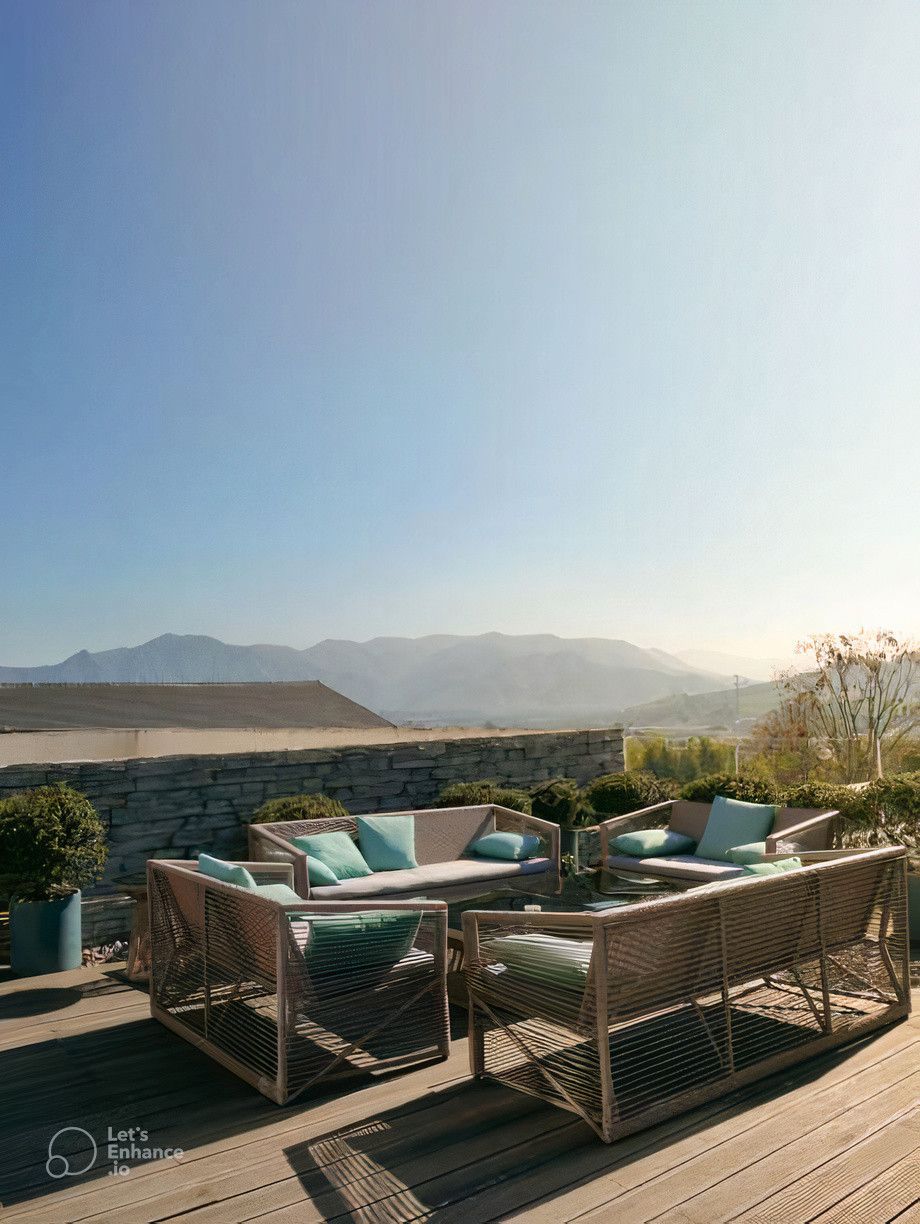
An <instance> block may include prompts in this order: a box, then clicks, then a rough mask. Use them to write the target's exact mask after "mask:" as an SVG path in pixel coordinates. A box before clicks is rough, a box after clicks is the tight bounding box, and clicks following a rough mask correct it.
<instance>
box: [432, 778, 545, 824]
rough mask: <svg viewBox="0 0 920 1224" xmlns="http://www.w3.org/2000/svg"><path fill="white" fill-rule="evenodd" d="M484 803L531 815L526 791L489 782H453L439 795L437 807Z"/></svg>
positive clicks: (471, 805) (475, 805)
mask: <svg viewBox="0 0 920 1224" xmlns="http://www.w3.org/2000/svg"><path fill="white" fill-rule="evenodd" d="M482 803H495V804H497V805H498V806H499V807H506V808H511V809H512V810H513V811H515V812H523V813H524V815H525V816H529V815H530V807H531V804H530V795H528V794H527V792H526V791H522V790H516V789H515V788H514V787H511V786H500V785H499V784H498V782H489V781H481V782H453V783H451V785H450V786H445V787H444V789H443V790H442V791H441V793H440V795H438V798H437V802H436V803H435V807H439V808H448V807H478V806H479V805H480V804H482Z"/></svg>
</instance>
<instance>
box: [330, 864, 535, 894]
mask: <svg viewBox="0 0 920 1224" xmlns="http://www.w3.org/2000/svg"><path fill="white" fill-rule="evenodd" d="M550 870H552V863H551V862H550V860H549V859H548V858H537V859H525V860H524V861H523V862H521V863H512V862H508V861H506V860H504V859H501V860H498V859H455V860H454V861H453V862H452V863H431V864H430V865H429V866H427V867H412V868H408V869H406V870H405V871H375V872H373V873H372V874H371V875H369V876H362V877H361V878H360V879H357V880H342V881H340V882H339V883H338V884H322V885H320V886H318V887H316V888H311V889H310V896H311V897H315V898H316V900H317V901H320V900H322V901H345V900H348V899H350V898H353V897H385V896H388V895H392V894H393V893H407V894H408V895H409V896H413V895H416V894H417V895H419V896H423V895H424V894H425V892H426V890H431V889H434V888H455V887H457V886H458V885H463V884H477V883H479V881H480V880H481V881H483V882H484V883H490V882H491V881H493V880H507V879H512V878H513V877H514V876H522V875H543V874H544V873H545V872H547V871H550Z"/></svg>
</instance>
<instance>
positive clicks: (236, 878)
mask: <svg viewBox="0 0 920 1224" xmlns="http://www.w3.org/2000/svg"><path fill="white" fill-rule="evenodd" d="M198 870H199V871H200V872H201V874H202V875H206V876H210V877H211V879H212V880H223V882H224V883H225V884H236V885H237V887H238V888H249V889H255V886H256V882H255V880H254V879H253V878H252V876H251V875H250V874H249V872H248V871H247V870H246V868H245V867H240V866H239V864H238V863H227V862H224V860H223V859H219V858H212V857H211V855H210V854H199V855H198Z"/></svg>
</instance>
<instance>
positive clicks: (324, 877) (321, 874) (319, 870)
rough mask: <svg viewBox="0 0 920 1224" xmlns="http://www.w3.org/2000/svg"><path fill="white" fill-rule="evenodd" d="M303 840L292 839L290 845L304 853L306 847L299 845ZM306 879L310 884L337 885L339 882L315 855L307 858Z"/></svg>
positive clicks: (299, 838) (333, 873) (332, 872)
mask: <svg viewBox="0 0 920 1224" xmlns="http://www.w3.org/2000/svg"><path fill="white" fill-rule="evenodd" d="M305 840H306V839H305V838H303V837H292V838H291V845H292V846H296V847H297V849H298V850H303V851H304V853H306V850H307V847H306V846H302V845H301V844H300V843H301V842H302V841H305ZM307 879H308V880H309V881H310V883H311V884H338V882H339V877H338V876H337V875H336V874H335V872H334V871H333V870H332V868H331V867H328V866H327V865H326V864H325V863H324V862H322V861H321V860H320V859H318V858H317V857H316V855H315V854H310V855H308V856H307Z"/></svg>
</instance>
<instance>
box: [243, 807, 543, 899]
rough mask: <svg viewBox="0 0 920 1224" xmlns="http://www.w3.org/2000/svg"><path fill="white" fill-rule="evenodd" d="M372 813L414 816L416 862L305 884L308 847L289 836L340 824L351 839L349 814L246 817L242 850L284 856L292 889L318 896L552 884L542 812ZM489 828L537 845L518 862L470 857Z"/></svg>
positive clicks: (472, 892) (433, 893) (265, 857)
mask: <svg viewBox="0 0 920 1224" xmlns="http://www.w3.org/2000/svg"><path fill="white" fill-rule="evenodd" d="M377 815H379V817H380V818H381V819H386V818H388V817H400V816H412V817H414V820H415V855H416V859H417V861H418V864H419V865H418V867H416V868H412V869H406V870H399V871H375V872H373V873H372V874H371V875H369V876H364V877H361V878H359V879H348V880H341V881H339V883H338V884H327V885H316V884H313V885H311V884H310V882H309V876H308V859H307V855H306V853H305V852H304V851H303V850H301V849H299V848H298V847H297V846H295V845H294V844H293V842H292V838H295V837H301V836H306V835H313V834H320V833H332V832H339V831H344V832H346V833H347V834H348V835H349V836H350V837H351V838H352V839H355V838H356V837H357V830H358V826H357V823H356V821H355V819H354V817H352V816H349V817H332V818H328V819H325V818H321V819H317V820H289V821H283V822H277V823H272V824H251V825H250V826H249V857H250V858H251V859H253V860H254V861H257V862H275V863H289V864H290V865H291V867H292V868H293V871H294V887H295V889H296V890H297V892H298V893H299V894H300V895H301V896H302V897H312V898H316V899H317V900H333V899H335V900H346V899H349V898H369V897H384V896H387V897H393V898H394V899H395V898H399V897H418V896H426V897H436V898H438V899H441V900H451V901H453V900H463V899H465V898H469V897H476V896H480V895H482V893H483V892H484V891H488V890H489V889H490V888H496V889H505V888H508V889H516V890H520V891H523V892H528V893H538V894H542V895H548V894H551V893H557V892H558V891H559V888H560V886H561V876H560V866H559V841H560V838H559V826H558V825H554V824H551V823H550V822H549V821H547V820H538V819H537V818H536V817H535V816H525V815H523V814H522V813H521V812H515V811H512V810H511V809H510V808H505V807H500V806H498V805H497V804H481V805H479V806H476V807H456V808H430V809H425V810H420V811H413V812H381V813H378V814H377ZM494 832H509V833H530V834H534V835H535V836H537V837H538V838H539V839H540V849H539V852H538V854H537V856H536V857H534V858H531V859H525V860H523V861H520V862H512V861H508V860H496V859H485V858H477V857H475V856H474V855H472V854H469V853H468V848H469V846H470V844H471V843H472V842H474V841H475V840H476V839H477V838H480V837H483V836H485V835H486V834H487V833H494Z"/></svg>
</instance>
